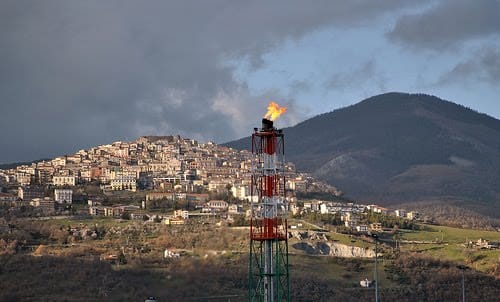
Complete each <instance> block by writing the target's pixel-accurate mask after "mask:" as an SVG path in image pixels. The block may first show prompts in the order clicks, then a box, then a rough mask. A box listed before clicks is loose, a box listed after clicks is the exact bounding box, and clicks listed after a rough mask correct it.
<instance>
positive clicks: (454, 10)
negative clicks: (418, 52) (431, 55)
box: [388, 0, 500, 50]
mask: <svg viewBox="0 0 500 302" xmlns="http://www.w3.org/2000/svg"><path fill="white" fill-rule="evenodd" d="M490 35H500V1H498V0H475V1H469V0H443V1H439V2H438V3H437V4H435V5H434V6H432V7H430V8H429V9H427V10H425V11H423V12H421V13H417V14H411V15H405V16H402V17H400V18H399V20H398V22H397V23H396V25H395V27H394V29H393V30H392V31H391V32H389V33H388V37H389V38H390V39H391V40H392V41H396V42H401V43H403V44H404V45H408V46H410V47H412V48H416V49H421V48H426V49H432V50H444V49H453V48H456V47H457V46H460V45H462V44H463V42H465V41H469V40H473V39H480V38H484V37H488V36H490Z"/></svg>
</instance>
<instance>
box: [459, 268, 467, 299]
mask: <svg viewBox="0 0 500 302" xmlns="http://www.w3.org/2000/svg"><path fill="white" fill-rule="evenodd" d="M457 268H458V269H459V270H461V271H462V302H465V270H466V269H468V267H467V266H465V265H458V266H457Z"/></svg>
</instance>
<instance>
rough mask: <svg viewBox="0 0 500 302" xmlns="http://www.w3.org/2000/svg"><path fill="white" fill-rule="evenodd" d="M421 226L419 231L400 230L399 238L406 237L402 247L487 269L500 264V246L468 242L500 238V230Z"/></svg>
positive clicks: (479, 268)
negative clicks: (482, 246) (488, 247)
mask: <svg viewBox="0 0 500 302" xmlns="http://www.w3.org/2000/svg"><path fill="white" fill-rule="evenodd" d="M421 227H422V230H419V231H408V230H400V231H399V238H398V239H399V240H402V244H401V249H402V250H404V251H411V252H417V253H424V254H427V255H430V256H432V257H436V258H439V259H446V260H452V261H458V262H461V263H465V264H467V265H469V266H470V267H472V268H474V269H476V270H478V271H483V272H488V271H489V270H491V269H492V268H493V267H495V266H498V265H500V249H492V250H489V249H480V248H478V247H474V246H467V245H466V243H467V242H471V241H472V242H476V241H477V240H478V239H480V238H482V239H486V240H489V241H500V232H493V231H480V230H471V229H459V228H453V227H446V226H435V225H421ZM418 242H421V243H418Z"/></svg>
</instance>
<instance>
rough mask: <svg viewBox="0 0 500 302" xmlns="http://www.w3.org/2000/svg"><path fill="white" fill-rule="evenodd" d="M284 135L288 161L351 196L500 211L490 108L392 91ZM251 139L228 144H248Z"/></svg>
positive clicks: (497, 128)
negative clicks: (483, 111)
mask: <svg viewBox="0 0 500 302" xmlns="http://www.w3.org/2000/svg"><path fill="white" fill-rule="evenodd" d="M284 133H285V136H286V150H285V152H286V157H287V160H290V161H292V162H294V163H295V164H296V165H297V167H298V168H299V169H300V170H302V171H308V172H311V173H313V174H314V175H315V176H317V177H318V178H320V179H323V180H325V181H327V182H329V183H330V184H332V185H335V186H336V187H337V188H339V189H340V190H342V191H344V192H345V194H346V196H347V197H351V198H355V199H357V200H360V201H366V202H379V203H385V204H395V203H398V204H399V203H405V202H413V201H433V200H436V201H440V202H441V201H444V202H454V203H457V202H458V203H461V204H465V205H467V206H469V207H471V206H475V205H478V206H479V205H480V204H481V206H485V210H484V211H487V212H488V211H491V209H493V208H496V209H497V210H498V211H496V212H494V213H493V214H494V216H496V217H500V121H499V120H497V119H495V118H493V117H490V116H488V115H486V114H481V113H478V112H475V111H473V110H471V109H469V108H466V107H464V106H461V105H457V104H454V103H452V102H449V101H445V100H442V99H440V98H438V97H435V96H431V95H426V94H407V93H397V92H392V93H386V94H381V95H377V96H373V97H370V98H368V99H365V100H363V101H361V102H359V103H357V104H355V105H352V106H349V107H346V108H343V109H338V110H335V111H333V112H330V113H325V114H321V115H318V116H316V117H313V118H311V119H308V120H306V121H304V122H302V123H299V124H297V125H296V126H294V127H289V128H285V129H284ZM249 143H250V139H249V138H243V139H240V140H237V141H233V142H229V143H226V144H225V145H227V146H230V147H233V148H237V149H248V148H249ZM484 211H483V212H484ZM488 214H492V213H491V212H489V213H488Z"/></svg>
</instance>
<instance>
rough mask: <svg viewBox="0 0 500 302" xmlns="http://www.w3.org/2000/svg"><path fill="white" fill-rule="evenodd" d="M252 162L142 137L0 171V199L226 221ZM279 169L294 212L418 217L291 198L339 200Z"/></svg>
mask: <svg viewBox="0 0 500 302" xmlns="http://www.w3.org/2000/svg"><path fill="white" fill-rule="evenodd" d="M255 160H256V158H255V156H254V155H253V154H252V153H251V152H250V151H247V150H241V151H238V150H235V149H232V148H228V147H225V146H221V145H217V144H215V143H213V142H208V143H199V142H197V141H196V140H192V139H186V138H182V137H180V136H143V137H140V138H139V139H137V140H136V141H133V142H115V143H112V144H109V145H101V146H97V147H93V148H90V149H89V150H80V151H78V152H76V153H75V154H72V155H66V156H60V157H56V158H54V159H52V160H47V161H40V162H37V163H32V164H31V165H21V166H17V167H16V168H12V169H8V170H0V187H1V193H0V204H1V205H2V206H4V207H10V211H12V212H14V213H15V212H16V211H18V212H19V211H21V209H23V210H25V209H26V208H27V207H28V208H30V209H32V210H33V213H32V214H33V215H35V216H53V215H91V216H111V217H117V218H127V219H141V220H143V219H144V220H158V221H161V222H163V223H165V224H184V223H185V221H186V220H187V219H189V217H192V216H196V215H198V216H199V215H221V214H222V217H224V218H227V219H229V220H231V219H232V215H233V216H234V215H243V214H246V212H247V211H248V208H249V204H250V203H251V202H252V200H253V201H256V200H255V199H256V198H257V196H255V195H256V194H254V196H252V188H251V173H252V165H253V164H254V163H255ZM284 170H285V171H284V172H285V174H286V184H285V192H286V194H285V196H286V200H287V204H288V207H289V208H288V210H289V211H290V213H291V214H292V215H303V214H308V213H318V214H337V213H338V214H339V215H340V216H341V221H342V222H343V224H344V225H345V227H348V228H351V229H353V230H357V231H359V232H363V231H368V230H379V229H380V228H381V226H380V224H371V225H367V224H362V223H361V220H360V219H359V216H360V214H361V213H363V212H365V211H366V210H370V211H372V212H375V213H382V214H392V215H395V216H397V217H402V218H407V219H409V220H413V219H416V218H418V213H415V212H411V211H405V210H402V209H397V210H395V211H393V210H389V209H387V208H383V207H380V206H377V205H373V204H372V205H362V204H355V203H353V202H346V201H332V200H320V199H304V200H300V199H297V197H296V196H297V194H296V193H307V192H322V193H326V194H327V195H330V196H332V197H334V198H340V196H341V195H342V192H340V191H339V190H337V189H336V188H335V187H332V186H330V185H328V184H326V183H324V182H321V181H318V180H316V179H314V178H313V177H311V176H310V175H308V174H306V173H300V172H298V171H297V170H296V168H295V166H294V164H293V163H291V162H287V163H286V164H285V166H284ZM90 188H92V190H91V189H90ZM117 196H119V197H117ZM166 209H170V210H171V211H165V210H166ZM292 227H293V226H292Z"/></svg>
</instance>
